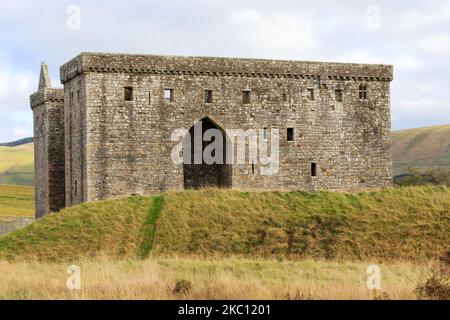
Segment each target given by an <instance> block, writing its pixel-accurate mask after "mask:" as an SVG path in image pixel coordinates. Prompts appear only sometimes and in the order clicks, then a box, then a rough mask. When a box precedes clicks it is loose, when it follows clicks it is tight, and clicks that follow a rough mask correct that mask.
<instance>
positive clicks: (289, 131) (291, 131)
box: [286, 128, 294, 141]
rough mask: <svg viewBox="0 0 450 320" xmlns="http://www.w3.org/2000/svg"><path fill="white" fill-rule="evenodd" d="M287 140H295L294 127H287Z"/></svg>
mask: <svg viewBox="0 0 450 320" xmlns="http://www.w3.org/2000/svg"><path fill="white" fill-rule="evenodd" d="M286 133H287V141H294V128H287V132H286Z"/></svg>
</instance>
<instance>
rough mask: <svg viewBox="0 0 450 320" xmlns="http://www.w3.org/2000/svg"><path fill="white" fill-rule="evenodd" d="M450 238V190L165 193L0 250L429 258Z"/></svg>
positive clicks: (41, 229)
mask: <svg viewBox="0 0 450 320" xmlns="http://www.w3.org/2000/svg"><path fill="white" fill-rule="evenodd" d="M449 243H450V189H449V188H445V187H412V188H395V189H388V190H382V191H376V192H361V193H352V194H350V193H348V194H347V193H333V192H318V193H307V192H240V191H231V190H228V191H221V190H204V191H185V192H167V193H164V194H163V196H162V197H129V198H124V199H118V200H109V201H99V202H92V203H85V204H82V205H79V206H75V207H72V208H68V209H65V210H63V211H61V212H60V213H58V214H51V215H48V216H46V217H44V218H43V219H41V220H39V221H37V222H36V223H34V224H32V225H30V226H28V227H26V228H24V229H21V230H18V231H16V232H14V233H12V234H9V235H7V236H5V237H4V238H2V239H1V240H0V257H3V258H9V259H39V260H45V261H46V260H51V261H53V260H64V259H72V258H75V257H97V256H107V257H112V258H133V259H135V258H145V257H147V256H148V255H161V254H163V255H166V254H175V255H181V256H190V255H194V256H197V255H200V256H209V257H211V256H230V255H238V256H248V257H262V258H264V257H280V258H290V259H298V258H314V259H333V260H367V259H369V260H373V261H398V260H401V261H406V260H408V261H428V260H429V259H433V258H435V257H438V256H439V255H441V254H442V252H444V251H445V250H446V249H448V246H449Z"/></svg>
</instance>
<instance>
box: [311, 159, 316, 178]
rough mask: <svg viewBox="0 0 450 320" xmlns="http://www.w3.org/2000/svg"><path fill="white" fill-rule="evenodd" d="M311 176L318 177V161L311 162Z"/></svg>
mask: <svg viewBox="0 0 450 320" xmlns="http://www.w3.org/2000/svg"><path fill="white" fill-rule="evenodd" d="M311 177H317V163H314V162H313V163H311Z"/></svg>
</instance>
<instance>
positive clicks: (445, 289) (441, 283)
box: [416, 250, 450, 300]
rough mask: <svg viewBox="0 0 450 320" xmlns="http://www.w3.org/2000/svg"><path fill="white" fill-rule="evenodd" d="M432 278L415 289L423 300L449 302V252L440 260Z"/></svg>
mask: <svg viewBox="0 0 450 320" xmlns="http://www.w3.org/2000/svg"><path fill="white" fill-rule="evenodd" d="M433 273H434V274H433V276H432V277H431V278H430V279H428V280H427V281H426V282H425V283H424V284H423V285H420V286H419V287H417V289H416V295H417V297H418V298H419V299H423V300H450V250H449V251H447V253H446V254H445V255H444V256H443V257H442V258H441V259H440V261H439V263H438V265H437V266H436V267H435V270H434V272H433Z"/></svg>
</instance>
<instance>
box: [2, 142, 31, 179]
mask: <svg viewBox="0 0 450 320" xmlns="http://www.w3.org/2000/svg"><path fill="white" fill-rule="evenodd" d="M33 147H34V145H33V143H27V144H22V145H18V146H15V147H4V146H0V184H10V185H11V184H12V185H25V186H31V185H33V184H34V162H33V161H34V149H33Z"/></svg>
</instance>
